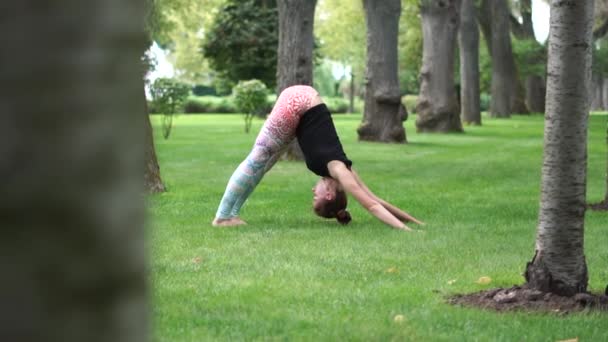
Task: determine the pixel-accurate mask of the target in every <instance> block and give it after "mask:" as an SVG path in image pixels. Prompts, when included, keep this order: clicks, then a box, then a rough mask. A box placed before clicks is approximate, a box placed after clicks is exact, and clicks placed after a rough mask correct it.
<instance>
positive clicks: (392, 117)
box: [357, 0, 407, 143]
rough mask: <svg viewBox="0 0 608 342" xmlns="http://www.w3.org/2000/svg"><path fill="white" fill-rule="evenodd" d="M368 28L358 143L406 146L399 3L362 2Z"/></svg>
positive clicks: (382, 0) (397, 0)
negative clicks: (400, 71) (387, 143)
mask: <svg viewBox="0 0 608 342" xmlns="http://www.w3.org/2000/svg"><path fill="white" fill-rule="evenodd" d="M363 7H364V9H365V24H366V26H367V62H366V69H365V104H364V110H363V121H362V122H361V125H360V126H359V128H358V129H357V133H358V134H359V140H366V141H377V142H398V143H400V142H406V137H405V129H404V128H403V121H404V120H405V118H406V116H407V114H406V109H405V107H404V106H403V105H402V104H401V93H400V91H399V77H398V73H399V65H398V63H397V58H398V57H397V40H398V37H399V16H400V15H401V0H363Z"/></svg>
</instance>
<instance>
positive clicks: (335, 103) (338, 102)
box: [323, 97, 348, 114]
mask: <svg viewBox="0 0 608 342" xmlns="http://www.w3.org/2000/svg"><path fill="white" fill-rule="evenodd" d="M323 102H325V104H326V105H327V108H328V109H329V111H330V112H331V113H332V114H340V113H347V112H348V100H347V99H344V98H341V97H324V98H323Z"/></svg>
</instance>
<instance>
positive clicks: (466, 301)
mask: <svg viewBox="0 0 608 342" xmlns="http://www.w3.org/2000/svg"><path fill="white" fill-rule="evenodd" d="M606 290H607V291H608V288H607V289H606ZM448 302H449V303H450V304H454V305H462V306H467V307H475V308H481V309H489V310H493V311H497V312H508V311H525V312H539V313H553V314H557V315H567V314H569V313H574V312H604V313H608V295H606V294H601V295H598V294H593V293H578V294H576V295H574V296H572V297H564V296H559V295H556V294H552V293H545V292H541V291H538V290H533V289H529V288H527V287H526V285H522V286H513V287H511V288H506V289H505V288H495V289H490V290H484V291H480V292H475V293H471V294H457V295H453V296H450V297H449V298H448Z"/></svg>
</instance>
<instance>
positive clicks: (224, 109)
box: [184, 96, 238, 113]
mask: <svg viewBox="0 0 608 342" xmlns="http://www.w3.org/2000/svg"><path fill="white" fill-rule="evenodd" d="M184 113H238V110H237V109H236V106H235V105H234V101H233V100H232V98H231V97H226V96H222V97H220V96H196V97H195V96H192V97H189V98H188V100H187V101H186V104H185V105H184Z"/></svg>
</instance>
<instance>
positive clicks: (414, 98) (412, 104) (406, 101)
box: [401, 95, 418, 114]
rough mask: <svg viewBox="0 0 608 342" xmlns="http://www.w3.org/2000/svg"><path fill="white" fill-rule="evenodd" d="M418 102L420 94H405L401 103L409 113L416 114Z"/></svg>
mask: <svg viewBox="0 0 608 342" xmlns="http://www.w3.org/2000/svg"><path fill="white" fill-rule="evenodd" d="M417 102H418V95H404V96H402V97H401V103H403V105H404V106H405V109H407V113H408V114H416V103H417Z"/></svg>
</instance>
